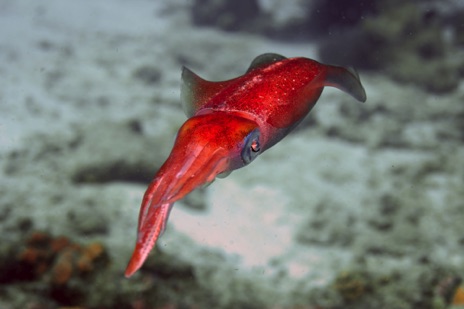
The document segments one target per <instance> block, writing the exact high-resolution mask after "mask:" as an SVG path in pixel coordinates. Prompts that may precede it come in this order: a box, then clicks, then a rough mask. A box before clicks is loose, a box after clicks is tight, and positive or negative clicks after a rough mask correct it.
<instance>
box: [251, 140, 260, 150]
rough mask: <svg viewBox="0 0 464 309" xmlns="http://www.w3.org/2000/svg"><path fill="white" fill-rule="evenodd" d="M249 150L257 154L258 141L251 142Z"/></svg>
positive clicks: (258, 148)
mask: <svg viewBox="0 0 464 309" xmlns="http://www.w3.org/2000/svg"><path fill="white" fill-rule="evenodd" d="M250 148H251V151H253V152H259V151H260V147H259V141H258V140H254V141H253V142H251V146H250Z"/></svg>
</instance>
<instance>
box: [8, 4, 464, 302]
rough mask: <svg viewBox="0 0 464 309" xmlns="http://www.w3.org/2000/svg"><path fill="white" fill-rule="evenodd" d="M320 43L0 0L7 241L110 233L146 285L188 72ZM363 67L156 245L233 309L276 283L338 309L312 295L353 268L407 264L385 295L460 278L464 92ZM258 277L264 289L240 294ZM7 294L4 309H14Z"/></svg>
mask: <svg viewBox="0 0 464 309" xmlns="http://www.w3.org/2000/svg"><path fill="white" fill-rule="evenodd" d="M315 50H316V49H315V46H314V45H311V44H296V43H293V44H292V43H282V42H277V41H271V40H268V39H265V38H263V37H259V36H255V35H246V34H243V33H242V34H239V33H235V34H232V33H224V32H221V31H219V30H213V29H208V28H194V27H193V26H192V25H191V24H190V22H189V16H188V6H186V5H185V3H184V2H183V1H172V2H171V1H170V2H169V4H167V2H166V4H163V5H160V4H158V3H155V1H145V0H137V1H122V0H114V1H63V0H46V1H45V0H43V1H36V0H29V1H26V0H21V1H6V0H2V1H0V85H1V86H0V157H1V167H2V169H1V171H0V172H1V178H0V181H1V184H0V234H1V235H2V236H1V238H2V241H1V242H2V245H3V246H16V242H19V241H21V239H22V238H23V237H24V236H25V234H27V232H30V231H31V230H46V231H48V232H50V233H52V234H54V235H66V236H67V237H70V238H72V239H73V240H74V241H77V242H83V243H85V242H88V241H92V240H98V241H101V242H102V243H103V244H104V245H105V247H106V248H107V250H108V253H109V255H110V259H111V267H112V269H113V271H114V273H115V274H117V275H115V276H114V278H113V280H116V281H121V282H124V281H127V282H129V283H127V282H126V283H124V284H134V285H136V284H137V281H139V280H142V278H145V277H146V276H149V273H148V274H147V273H145V274H143V271H142V272H141V273H142V274H141V273H139V274H136V275H135V276H134V277H133V278H131V279H125V278H124V277H123V271H124V268H125V265H126V263H127V261H128V259H129V257H130V254H131V252H132V249H133V244H134V242H135V232H136V222H137V217H138V211H139V205H140V200H141V197H142V195H143V192H144V190H145V188H146V185H147V183H148V181H149V179H150V177H151V175H153V174H154V173H155V172H156V170H157V169H158V168H159V166H160V165H161V164H162V163H163V161H164V160H165V159H166V157H167V155H168V154H169V151H170V150H171V146H172V142H173V139H174V137H175V133H176V131H177V129H178V128H179V127H180V125H181V124H182V123H183V122H184V121H185V119H186V117H185V115H184V113H183V111H182V107H181V103H180V98H179V89H180V72H181V71H180V70H181V66H182V65H187V66H188V67H190V68H191V69H192V70H193V71H195V72H197V73H198V74H199V75H201V76H203V77H205V78H207V79H211V80H221V79H228V78H232V77H235V76H237V75H240V74H242V73H243V72H244V71H245V70H246V68H247V67H248V65H249V63H250V62H251V60H252V59H253V58H254V57H255V56H257V55H259V54H261V53H264V52H276V53H281V54H283V55H285V56H288V57H292V56H305V57H309V58H314V57H317V55H316V53H315ZM141 68H145V69H146V70H145V71H143V70H141ZM140 71H142V72H145V73H146V74H145V75H144V76H145V77H138V76H140V74H139V75H137V72H139V73H140ZM147 72H148V73H147ZM147 74H148V77H147ZM360 75H361V80H362V82H363V84H364V86H365V89H366V92H367V96H368V100H367V102H366V103H364V104H360V103H358V102H356V101H354V100H353V99H352V98H351V97H349V96H347V95H346V94H344V93H342V92H340V91H338V90H336V89H326V90H324V93H323V95H322V97H321V99H320V101H319V103H318V105H317V106H316V107H315V109H314V110H313V111H312V112H311V114H310V116H309V119H308V120H309V121H307V122H304V123H302V124H301V125H300V127H299V128H298V129H297V130H296V131H295V132H293V133H292V134H291V135H289V136H288V137H286V138H285V139H284V140H283V141H281V142H280V143H279V144H277V145H276V146H275V147H274V148H272V149H271V150H269V151H268V152H266V153H265V154H263V155H262V156H260V157H259V159H257V160H256V161H255V162H253V163H252V164H251V165H250V166H247V167H246V168H244V169H242V170H238V171H236V172H234V173H232V174H231V175H230V176H229V177H227V178H225V179H220V180H216V181H215V182H214V183H213V184H212V185H210V186H209V187H207V188H206V189H203V190H201V191H199V192H196V193H194V194H193V195H192V196H191V197H190V198H187V199H186V200H185V201H180V202H178V203H176V206H175V207H174V209H173V211H172V213H171V216H170V221H169V224H168V228H167V230H166V232H165V234H164V235H163V237H162V238H161V239H160V241H159V247H160V248H161V250H163V252H167V253H169V254H171V255H173V256H177V257H180V258H181V259H184V260H185V261H188V262H189V263H191V264H193V265H194V267H195V265H196V266H198V267H199V269H207V268H208V267H211V269H214V275H211V274H210V275H209V276H206V275H205V276H203V277H202V275H201V274H196V276H197V278H200V279H198V280H204V282H206V283H204V284H205V285H208V284H209V285H210V287H209V288H210V289H211V291H213V292H212V293H213V295H215V296H214V297H218V298H221V300H220V301H218V303H219V304H223V305H224V307H227V304H228V302H233V299H234V298H243V299H246V298H247V297H248V296H247V295H246V294H247V293H252V294H256V293H262V296H259V295H253V296H250V297H251V299H253V297H256V298H257V299H258V300H259V301H262V303H263V304H265V305H267V306H271V304H274V305H276V306H277V305H279V306H280V305H281V306H288V307H289V306H292V305H294V304H304V305H307V306H310V307H308V308H312V307H311V306H313V305H314V306H316V305H319V306H320V308H324V307H325V306H327V308H329V307H330V306H335V307H336V305H340V300H339V298H340V296H338V297H339V298H338V300H337V297H334V296H333V295H329V296H327V295H325V294H323V293H322V292H321V296H320V299H319V300H318V296H317V293H316V294H314V293H313V294H311V295H312V296H311V297H309V296H307V295H306V293H310V292H309V291H314V290H321V291H322V290H324V289H326V288H327V287H330V286H333V282H334V278H336V277H337V276H339V275H340V274H341V273H343V272H344V271H349V270H352V269H362V270H363V271H368V272H372V273H379V274H383V273H384V274H385V276H386V277H388V276H390V275H391V274H392V273H395V274H401V275H400V276H399V277H391V278H393V279H391V280H393V281H395V280H396V281H397V285H398V288H397V289H393V290H392V289H391V288H386V289H385V293H396V292H398V291H397V290H398V289H404V291H407V292H405V293H409V292H411V291H412V292H411V293H415V292H417V291H418V288H416V286H420V279H417V278H420V276H422V274H424V273H425V274H428V273H429V272H428V270H429V269H431V268H440V269H443V272H444V274H447V275H450V276H452V275H453V272H455V273H454V275H456V276H459V275H462V274H463V273H462V272H463V271H464V259H463V250H464V223H463V222H464V211H463V209H464V202H463V200H464V188H463V184H464V179H463V177H464V176H463V175H464V147H463V145H462V141H463V138H464V135H463V129H464V126H463V125H462V123H464V107H463V105H462V103H463V99H464V88H463V87H460V88H459V89H458V90H456V91H455V92H453V93H452V94H450V95H441V96H436V95H431V94H428V93H425V92H423V91H422V90H420V89H419V88H416V87H414V86H410V85H400V84H396V83H394V82H392V81H390V80H388V79H387V78H385V77H383V76H382V75H381V74H380V73H379V74H375V73H372V72H362V71H361V72H360ZM150 77H151V79H150ZM194 206H196V207H194ZM24 222H27V224H25V223H24ZM24 226H26V227H24ZM205 252H214V254H218V255H219V256H222V257H224V259H221V260H220V261H219V262H218V261H217V259H213V258H212V259H211V261H210V260H209V258H210V257H209V255H208V254H205ZM153 259H156V254H155V255H152V256H151V257H150V260H153ZM409 275H410V276H409ZM447 275H443V279H446V278H445V277H446V276H447ZM201 278H203V279H201ZM237 278H238V279H237ZM243 278H246V280H247V281H246V282H248V283H247V284H248V285H249V286H248V285H247V287H246V288H244V287H242V288H236V287H235V285H234V284H235V283H234V282H235V280H243ZM389 278H390V277H389ZM145 279H146V278H145ZM439 279H440V278H437V281H439ZM208 280H210V281H208ZM403 285H405V286H407V287H406V288H403ZM408 287H413V288H411V291H409V290H408ZM4 289H6V287H5V285H3V286H0V291H3V292H2V293H4V294H3V296H4V297H2V299H0V307H1V308H14V307H13V306H14V304H15V301H16V300H15V297H14V295H12V292H11V291H10V290H9V291H10V292H9V293H6V294H5V292H4V291H5V290H4ZM8 289H10V288H8ZM22 293H23V297H26V298H27V297H28V296H27V295H28V294H27V293H26V294H24V292H22ZM94 293H98V291H94ZM234 293H235V294H234ZM375 293H376V294H375V295H376V297H377V298H381V297H383V296H379V295H382V293H383V290H382V288H381V287H379V288H376V289H375ZM417 293H418V292H417ZM39 294H40V293H38V294H37V292H35V294H34V293H32V294H31V295H34V299H36V297H38V296H37V295H39ZM371 294H372V293H371ZM5 295H6V296H5ZM24 295H26V296H24ZM244 295H245V296H244ZM308 295H309V294H308ZM392 297H394V296H392ZM408 297H409V295H406V296H404V299H408ZM334 299H335V300H334ZM399 299H401V297H399ZM305 301H307V303H305ZM337 301H339V303H337ZM379 303H380V304H382V301H381V300H379ZM405 304H406V300H405ZM263 306H264V305H263ZM237 308H239V307H237ZM379 308H381V307H379ZM396 308H409V307H408V306H407V305H405V307H402V306H397V307H396Z"/></svg>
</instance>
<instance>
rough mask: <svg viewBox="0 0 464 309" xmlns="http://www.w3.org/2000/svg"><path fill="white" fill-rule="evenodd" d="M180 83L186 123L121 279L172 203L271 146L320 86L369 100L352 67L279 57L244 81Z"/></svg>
mask: <svg viewBox="0 0 464 309" xmlns="http://www.w3.org/2000/svg"><path fill="white" fill-rule="evenodd" d="M182 81H183V83H182V87H181V99H182V103H183V107H184V111H185V113H186V114H187V117H189V118H188V120H187V121H186V122H185V123H184V124H183V125H182V127H181V128H180V129H179V132H178V133H177V137H176V140H175V142H174V146H173V148H172V151H171V154H170V155H169V157H168V159H167V160H166V162H165V163H164V164H163V165H162V166H161V168H160V169H159V170H158V172H157V173H156V175H155V177H154V178H153V181H152V182H151V183H150V185H149V186H148V189H147V190H146V192H145V195H144V197H143V200H142V205H141V209H140V214H139V222H138V228H137V241H136V245H135V249H134V252H133V254H132V257H131V259H130V261H129V264H128V266H127V268H126V271H125V276H126V277H130V276H132V275H133V274H134V273H135V272H136V271H137V270H138V269H139V268H140V267H141V266H142V265H143V263H144V261H145V260H146V258H147V256H148V254H149V253H150V251H151V249H152V248H153V246H154V245H155V243H156V240H157V239H158V237H159V236H160V235H161V234H162V233H163V231H164V229H165V227H166V223H167V220H168V217H169V212H170V210H171V208H172V206H173V204H174V203H175V202H176V201H178V200H180V199H182V198H183V197H184V196H185V195H187V194H188V193H190V192H191V191H193V190H195V189H196V188H198V187H200V186H203V185H205V184H208V183H210V182H212V181H213V180H214V179H215V178H216V176H225V175H228V174H229V173H230V172H232V171H233V170H236V169H238V168H241V167H243V166H246V165H248V164H249V163H251V162H252V161H253V160H254V159H255V158H256V157H257V156H259V155H260V154H261V153H262V152H264V151H266V150H267V149H269V148H271V147H272V146H273V145H275V144H276V143H277V142H278V141H280V140H281V139H282V138H284V137H285V136H286V135H287V134H288V133H289V132H291V131H292V130H293V129H294V128H295V127H296V126H297V125H298V124H299V123H300V122H301V121H302V120H303V118H304V117H305V116H306V115H307V114H308V113H309V112H310V110H311V109H312V108H313V106H314V105H315V104H316V102H317V100H318V99H319V97H320V95H321V93H322V90H323V88H324V87H325V86H332V87H336V88H339V89H340V90H342V91H344V92H346V93H348V94H350V95H351V96H352V97H354V98H355V99H356V100H358V101H361V102H364V101H365V100H366V93H365V91H364V88H363V86H362V85H361V82H360V79H359V76H358V74H357V73H356V71H354V70H353V69H350V68H343V67H338V66H331V65H325V64H321V63H319V62H317V61H314V60H311V59H308V58H303V57H299V58H285V57H283V56H281V55H277V54H263V55H260V56H258V57H257V58H255V60H253V62H252V63H251V65H250V67H249V69H248V70H247V72H246V73H245V74H244V75H241V76H239V77H236V78H234V79H231V80H227V81H220V82H211V81H207V80H204V79H202V78H201V77H199V76H198V75H196V74H195V73H193V72H192V71H190V70H189V69H187V68H185V67H184V68H183V70H182Z"/></svg>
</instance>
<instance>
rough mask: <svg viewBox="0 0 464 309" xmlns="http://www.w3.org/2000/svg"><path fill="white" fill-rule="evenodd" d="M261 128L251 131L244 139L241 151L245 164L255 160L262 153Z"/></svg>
mask: <svg viewBox="0 0 464 309" xmlns="http://www.w3.org/2000/svg"><path fill="white" fill-rule="evenodd" d="M259 135H260V132H259V129H255V130H253V131H251V132H250V133H249V134H248V135H247V137H245V140H244V147H243V150H242V153H241V156H242V161H243V163H244V164H245V165H247V164H249V163H250V162H251V161H253V160H254V159H255V158H256V157H257V156H258V155H259V153H260V151H261V146H260V144H259Z"/></svg>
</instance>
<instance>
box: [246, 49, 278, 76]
mask: <svg viewBox="0 0 464 309" xmlns="http://www.w3.org/2000/svg"><path fill="white" fill-rule="evenodd" d="M284 59H287V58H286V57H284V56H282V55H279V54H275V53H265V54H262V55H259V56H258V57H256V58H255V59H254V60H253V61H252V62H251V64H250V66H249V67H248V70H247V73H248V72H250V71H252V70H254V69H257V68H263V67H266V66H268V65H270V64H272V63H275V62H279V61H282V60H284Z"/></svg>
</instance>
